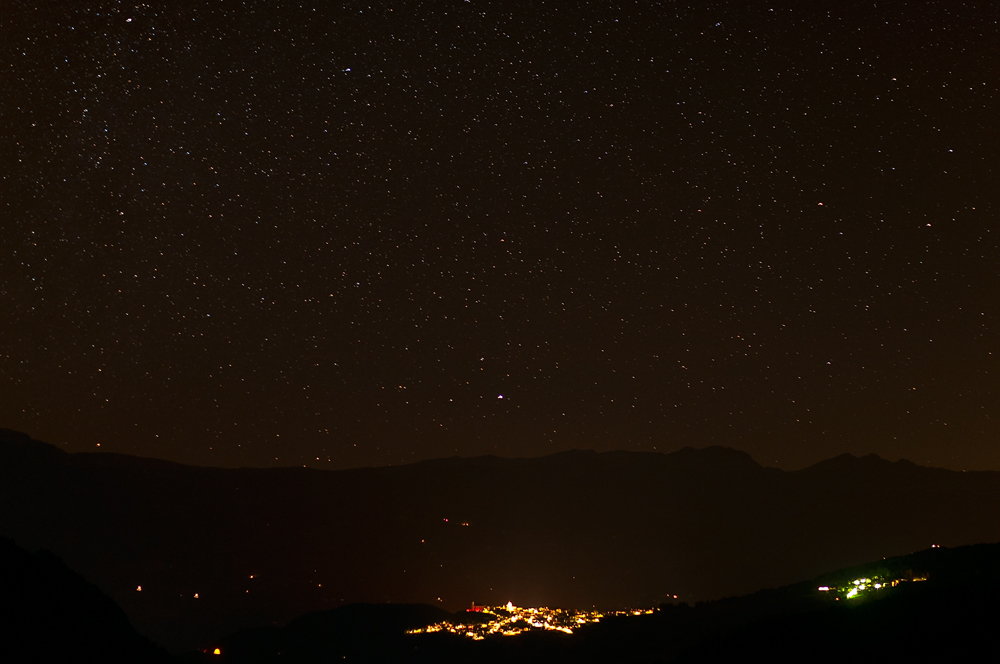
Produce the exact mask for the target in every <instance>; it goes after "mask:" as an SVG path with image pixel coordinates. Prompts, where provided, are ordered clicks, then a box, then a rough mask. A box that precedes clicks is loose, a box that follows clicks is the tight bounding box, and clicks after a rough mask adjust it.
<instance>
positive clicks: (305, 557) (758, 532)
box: [0, 430, 1000, 651]
mask: <svg viewBox="0 0 1000 664" xmlns="http://www.w3.org/2000/svg"><path fill="white" fill-rule="evenodd" d="M0 534H3V535H6V536H8V537H10V538H11V539H12V540H14V541H15V542H16V543H17V544H18V545H20V546H22V547H24V548H26V549H29V550H38V549H47V550H50V551H52V552H53V553H55V554H56V555H57V556H59V557H60V558H62V559H63V560H65V561H66V563H67V564H68V565H69V566H70V567H72V568H73V569H76V570H79V571H80V572H81V573H82V574H83V575H84V576H85V577H86V578H88V579H91V580H92V581H93V582H94V583H96V584H97V585H98V587H100V588H101V589H102V590H103V591H104V592H106V593H107V594H108V595H110V596H111V597H112V598H113V599H114V600H115V601H116V602H117V603H118V604H119V605H120V606H121V607H122V608H123V609H124V610H125V611H126V613H127V614H128V616H129V618H130V619H131V620H132V622H133V624H135V625H136V627H137V629H139V631H140V632H141V633H143V634H145V635H147V636H149V637H150V638H152V639H153V640H154V641H155V642H157V643H161V644H163V645H164V646H166V647H167V648H169V649H171V650H173V651H182V650H190V649H192V648H195V647H198V646H199V645H200V644H203V643H206V642H209V641H212V640H217V639H219V638H222V636H224V635H226V634H230V633H232V632H235V631H236V630H238V629H241V628H245V627H253V626H262V625H274V624H282V623H285V622H287V621H289V620H291V619H292V618H293V617H294V616H296V615H300V614H302V613H306V612H308V611H312V610H327V609H333V608H336V607H338V606H342V605H346V604H352V603H359V602H371V603H377V604H381V603H386V602H390V603H399V604H432V605H436V606H439V607H441V608H444V609H446V610H448V611H455V610H458V609H460V608H464V607H466V606H468V605H469V602H471V601H476V602H478V603H483V604H493V605H499V604H504V603H506V602H507V601H508V600H510V601H513V602H514V603H515V604H518V605H522V606H571V607H577V608H587V607H591V606H597V607H600V608H604V609H615V608H625V607H630V606H654V605H657V604H659V603H661V602H663V601H665V598H667V597H672V596H673V595H678V596H679V597H680V598H681V599H683V600H686V601H688V602H695V601H700V600H710V599H717V598H721V597H725V596H735V595H743V594H746V593H749V592H753V591H755V590H758V589H760V588H773V587H780V586H783V585H786V584H788V583H791V582H794V581H796V580H798V579H803V578H813V577H815V576H817V575H818V574H820V573H822V572H823V571H825V570H829V569H838V568H842V567H847V566H849V565H852V564H859V563H863V562H865V561H868V560H877V559H881V558H882V557H891V556H895V555H900V554H905V553H909V552H911V551H917V550H921V549H924V548H926V547H928V546H930V545H931V544H941V545H945V546H959V545H963V544H973V543H979V542H991V541H997V540H1000V473H998V472H993V471H980V472H961V471H950V470H944V469H935V468H925V467H922V466H918V465H916V464H913V463H910V462H906V461H897V462H889V461H885V460H882V459H879V458H878V457H874V456H867V457H853V456H850V455H842V456H840V457H836V458H834V459H830V460H828V461H825V462H821V463H819V464H816V465H814V466H811V467H809V468H805V469H802V470H798V471H783V470H779V469H775V468H766V467H763V466H761V465H759V464H757V463H756V462H755V461H753V460H752V458H750V456H749V455H747V454H745V453H743V452H736V451H733V450H728V449H726V448H719V447H716V448H707V449H705V450H695V449H693V448H686V449H684V450H680V451H678V452H674V453H671V454H662V455H661V454H658V453H627V452H626V453H621V452H608V453H595V452H579V451H577V452H565V453H559V454H555V455H550V456H547V457H540V458H534V459H499V458H495V457H494V458H489V457H479V458H475V459H461V458H452V459H440V460H432V461H425V462H419V463H415V464H409V465H405V466H388V467H381V468H362V469H354V470H346V471H318V470H313V469H304V468H294V467H293V468H275V469H248V468H238V469H218V468H200V467H195V466H185V465H181V464H174V463H171V462H165V461H160V460H155V459H142V458H138V457H130V456H127V455H117V454H107V453H99V454H94V453H80V454H72V455H70V454H67V453H64V452H62V451H61V450H58V449H57V448H55V447H52V446H50V445H47V444H45V443H41V442H38V441H33V440H32V439H31V438H30V437H28V436H26V435H24V434H18V433H16V432H10V431H7V430H0ZM139 586H141V587H142V591H141V592H139V591H137V590H136V588H137V587H139ZM195 595H197V598H196V597H195Z"/></svg>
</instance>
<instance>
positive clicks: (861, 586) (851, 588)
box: [817, 573, 927, 600]
mask: <svg viewBox="0 0 1000 664" xmlns="http://www.w3.org/2000/svg"><path fill="white" fill-rule="evenodd" d="M926 580H927V577H926V576H920V575H916V576H915V575H913V574H912V573H910V574H908V575H906V576H903V577H900V578H896V579H889V578H887V577H886V576H884V575H883V576H872V577H860V578H857V579H854V580H852V581H850V582H849V583H847V584H846V585H843V586H820V587H819V588H817V590H819V591H820V592H823V593H830V594H832V595H834V597H835V598H836V599H837V600H840V599H841V598H843V599H861V598H864V597H869V596H877V595H878V594H879V593H880V591H883V590H888V589H889V588H895V587H896V586H898V585H899V584H900V583H904V582H907V581H909V582H917V581H926Z"/></svg>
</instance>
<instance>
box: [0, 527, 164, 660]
mask: <svg viewBox="0 0 1000 664" xmlns="http://www.w3.org/2000/svg"><path fill="white" fill-rule="evenodd" d="M0 661H5V662H108V663H112V662H123V663H139V662H149V663H159V662H168V661H170V658H169V657H168V656H167V653H166V652H165V651H163V650H162V649H160V648H158V647H156V646H154V645H153V644H152V643H150V641H149V640H148V639H146V638H145V637H142V636H140V635H139V634H138V633H137V632H136V631H135V630H134V629H133V628H132V625H131V624H129V621H128V618H127V617H126V615H125V612H124V611H122V610H121V608H120V607H118V605H116V604H115V603H114V601H113V600H112V599H111V598H110V597H108V596H107V595H105V594H104V593H102V592H101V591H100V590H99V589H98V588H97V587H96V586H94V585H93V584H91V583H87V582H86V581H85V580H84V579H83V577H81V576H80V575H79V574H77V573H76V572H74V571H72V570H71V569H69V568H68V567H66V565H64V564H63V562H62V561H61V560H59V559H58V558H57V557H55V556H54V555H53V554H51V553H50V552H48V551H40V552H38V553H34V554H32V553H29V552H28V551H25V550H24V549H22V548H20V547H18V546H17V545H15V544H14V543H13V542H12V541H10V540H9V539H7V538H5V537H0Z"/></svg>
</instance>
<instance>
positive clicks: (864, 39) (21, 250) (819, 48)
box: [0, 0, 1000, 469]
mask: <svg viewBox="0 0 1000 664" xmlns="http://www.w3.org/2000/svg"><path fill="white" fill-rule="evenodd" d="M998 19H1000V6H998V5H997V4H996V3H993V2H959V1H957V0H947V1H941V2H931V1H928V2H901V1H879V2H854V1H850V0H838V1H836V2H826V1H823V0H809V1H804V0H803V1H799V0H774V1H768V2H757V1H754V0H750V1H736V0H733V1H722V0H719V1H706V2H697V3H694V2H690V1H678V2H562V1H560V2H551V1H542V0H528V1H524V2H514V1H511V2H497V1H486V0H458V1H456V0H434V1H433V2H426V1H407V0H400V1H399V2H385V3H378V4H372V3H370V2H355V1H348V2H314V3H310V2H254V1H247V2H232V1H229V0H212V1H208V0H200V1H191V2H179V1H162V2H149V3H134V2H114V1H109V0H95V1H93V2H86V3H81V2H69V1H53V2H24V1H15V0H11V1H9V2H6V3H5V8H4V11H3V12H2V14H0V53H2V55H0V90H2V93H0V160H2V169H0V170H2V172H0V176H2V180H0V312H2V315H3V319H2V321H3V322H2V327H0V426H5V427H8V428H14V429H19V430H22V431H26V432H28V433H31V434H32V435H33V436H34V437H36V438H39V439H42V440H45V441H47V442H51V443H56V444H60V445H62V446H64V449H67V450H70V451H85V450H94V449H96V446H97V445H98V443H100V444H101V446H100V450H102V451H117V452H124V453H130V454H141V455H144V456H156V457H160V458H166V459H171V460H176V461H182V462H187V463H196V464H202V465H221V466H249V465H253V466H276V465H282V466H284V465H299V464H309V465H312V466H315V467H322V468H346V467H354V466H362V465H384V464H398V463H407V462H412V461H417V460H420V459H426V458H433V457H441V456H452V455H456V454H458V455H462V456H473V455H481V454H497V455H502V456H536V455H540V454H548V453H552V452H556V451H560V450H566V449H571V448H587V449H596V450H612V449H627V450H650V451H651V450H658V451H664V452H667V451H671V450H675V449H678V448H680V447H682V446H685V445H694V446H704V445H709V444H721V445H727V446H731V447H735V448H738V449H742V450H746V451H747V452H749V453H751V454H752V455H753V456H754V457H755V458H756V459H757V460H758V461H759V462H761V463H763V464H765V465H777V466H781V467H785V468H796V467H802V466H804V465H807V464H810V463H813V462H816V461H818V460H821V459H824V458H828V457H831V456H834V455H836V454H840V453H842V452H852V453H856V454H860V453H869V452H876V453H878V454H880V455H883V456H885V457H887V458H890V459H895V458H899V457H906V458H910V459H912V460H914V461H917V462H919V463H931V464H934V465H939V466H945V467H949V468H969V469H971V468H990V469H1000V438H998V436H1000V412H998V408H997V407H998V405H1000V365H998V359H1000V343H998V341H1000V336H998V333H1000V308H998V303H1000V297H998V295H1000V270H998V265H1000V253H998V239H1000V237H998V236H1000V228H998V227H997V224H996V220H997V214H998V210H1000V207H998V203H1000V181H998V174H1000V168H998V163H1000V161H998V159H1000V129H998V127H1000V123H998V122H997V118H998V117H1000V103H998V82H1000V29H998Z"/></svg>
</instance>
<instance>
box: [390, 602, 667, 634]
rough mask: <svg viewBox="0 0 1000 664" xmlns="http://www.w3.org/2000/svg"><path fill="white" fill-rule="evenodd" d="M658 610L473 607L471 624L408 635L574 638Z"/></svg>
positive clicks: (443, 625) (436, 627) (455, 623)
mask: <svg viewBox="0 0 1000 664" xmlns="http://www.w3.org/2000/svg"><path fill="white" fill-rule="evenodd" d="M654 611H655V609H632V610H629V611H613V612H611V613H600V612H598V611H574V610H571V609H550V608H547V607H539V608H522V607H519V606H514V605H513V604H512V603H511V602H507V604H506V606H473V607H472V608H471V609H466V614H467V620H465V621H463V622H458V621H457V619H456V621H444V622H439V623H436V624H434V625H430V626H428V627H424V628H422V629H414V630H410V631H408V632H407V634H433V633H435V632H449V633H451V634H457V635H459V636H466V637H469V638H470V639H474V640H476V641H482V640H483V639H485V638H486V637H488V636H517V635H518V634H522V633H524V632H528V631H532V630H546V631H556V632H563V633H565V634H572V633H573V630H575V629H578V628H580V627H582V626H583V625H587V624H590V623H596V622H600V620H601V619H602V618H604V617H606V616H624V615H630V616H641V615H648V614H651V613H653V612H654Z"/></svg>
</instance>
